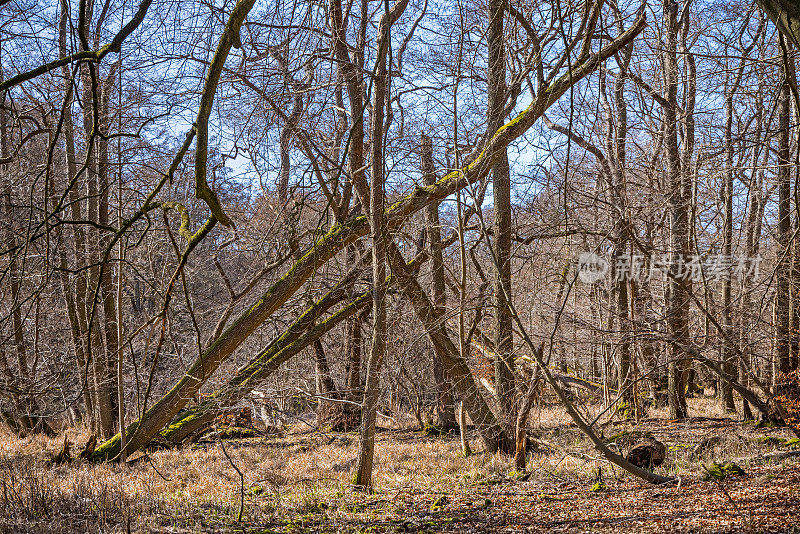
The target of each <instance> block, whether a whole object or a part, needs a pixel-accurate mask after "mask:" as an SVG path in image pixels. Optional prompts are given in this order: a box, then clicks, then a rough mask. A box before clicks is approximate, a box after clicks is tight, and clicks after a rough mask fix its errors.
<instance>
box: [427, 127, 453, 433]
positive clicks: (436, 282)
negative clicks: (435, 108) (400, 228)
mask: <svg viewBox="0 0 800 534" xmlns="http://www.w3.org/2000/svg"><path fill="white" fill-rule="evenodd" d="M420 155H421V157H420V160H421V161H420V162H421V167H422V183H423V184H425V185H426V186H427V185H433V184H434V183H435V182H436V175H435V171H434V165H433V145H432V143H431V138H430V137H428V136H427V135H425V134H423V135H422V139H421V142H420ZM425 229H426V231H427V234H428V250H429V253H430V255H431V297H432V299H433V305H434V307H435V308H436V313H437V314H438V315H441V316H444V314H445V306H446V303H447V296H446V294H445V284H444V260H443V258H442V235H441V231H440V223H439V205H438V204H430V205H428V207H427V208H425ZM433 378H434V381H435V382H436V425H437V426H438V427H439V428H441V429H443V430H450V429H453V428H456V426H457V423H456V419H455V406H454V404H453V394H452V389H453V384H452V382H451V380H450V377H448V376H447V375H446V374H445V372H444V366H443V365H442V361H441V359H440V358H439V356H438V355H437V354H436V352H435V351H434V353H433Z"/></svg>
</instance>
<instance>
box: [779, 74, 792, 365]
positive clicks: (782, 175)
mask: <svg viewBox="0 0 800 534" xmlns="http://www.w3.org/2000/svg"><path fill="white" fill-rule="evenodd" d="M790 116H791V101H790V93H789V84H788V83H783V84H782V85H781V89H780V97H779V99H778V173H777V174H778V175H777V182H778V244H779V249H778V266H777V268H776V273H775V275H776V278H777V289H776V291H775V311H776V315H777V317H776V321H775V359H776V361H777V363H778V369H779V370H780V371H781V372H782V373H787V372H789V371H790V370H791V366H790V361H791V355H790V351H789V347H790V343H789V339H790V327H791V315H790V306H789V299H790V295H789V276H790V269H791V249H790V247H791V238H792V235H791V234H792V222H791V185H790V169H791V167H790V164H791V162H790V161H789V157H790V155H789V143H790V139H789V136H790V129H789V120H790Z"/></svg>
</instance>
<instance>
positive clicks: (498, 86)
mask: <svg viewBox="0 0 800 534" xmlns="http://www.w3.org/2000/svg"><path fill="white" fill-rule="evenodd" d="M506 1H507V0H490V2H489V6H488V10H489V13H488V15H489V27H488V29H487V32H486V41H487V46H488V48H489V60H488V68H489V71H488V78H487V80H488V88H487V90H488V106H487V114H488V117H487V119H488V124H489V130H490V131H492V130H496V129H497V128H499V127H500V125H501V124H502V123H503V118H504V114H505V111H504V109H505V99H506V53H505V47H506V43H505V35H504V32H503V21H504V19H505V12H506ZM492 191H493V194H494V227H493V230H494V243H493V245H494V246H493V248H494V261H495V273H494V275H495V276H494V329H493V330H494V331H493V338H494V339H493V341H494V346H495V347H496V352H495V362H494V382H495V389H496V391H497V398H498V400H499V401H500V412H501V423H502V424H503V426H504V427H505V428H506V432H508V433H509V434H513V432H514V421H515V420H516V413H515V412H516V407H517V399H516V382H515V370H514V354H513V351H514V338H513V329H512V325H511V315H510V313H509V311H508V302H506V297H505V296H506V295H511V294H512V293H511V229H512V228H511V227H512V223H511V170H510V168H509V164H508V154H507V153H506V150H505V149H501V150H499V151H498V153H497V155H496V160H495V162H494V165H493V166H492Z"/></svg>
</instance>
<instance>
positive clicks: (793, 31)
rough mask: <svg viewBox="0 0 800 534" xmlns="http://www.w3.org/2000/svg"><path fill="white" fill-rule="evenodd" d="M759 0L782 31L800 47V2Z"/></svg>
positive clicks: (792, 0)
mask: <svg viewBox="0 0 800 534" xmlns="http://www.w3.org/2000/svg"><path fill="white" fill-rule="evenodd" d="M757 2H758V5H759V6H761V9H763V10H764V12H765V13H766V14H767V15H768V16H769V18H770V19H772V22H774V23H775V25H776V26H777V27H778V29H779V30H780V31H781V33H782V34H783V35H785V36H786V37H787V38H788V39H789V40H790V41H791V42H792V43H793V44H794V45H795V46H796V47H798V48H800V4H798V3H797V2H796V1H794V0H757Z"/></svg>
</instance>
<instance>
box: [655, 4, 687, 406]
mask: <svg viewBox="0 0 800 534" xmlns="http://www.w3.org/2000/svg"><path fill="white" fill-rule="evenodd" d="M677 11H678V5H677V4H676V3H674V2H671V1H669V0H664V4H663V12H664V51H663V53H662V56H663V64H664V82H665V83H664V85H665V88H666V93H667V97H666V100H667V105H665V106H664V109H663V111H664V137H665V144H666V158H667V165H666V171H667V176H668V180H667V183H668V184H669V185H668V186H669V188H670V192H669V198H668V206H669V208H668V209H669V227H670V240H669V251H670V273H669V280H668V282H667V284H668V289H667V328H668V331H669V334H670V336H671V337H672V338H674V339H675V340H677V341H678V342H679V343H680V344H682V345H683V344H685V342H686V341H688V338H689V317H688V314H689V287H688V280H686V279H681V278H679V274H680V273H679V272H678V265H679V263H680V262H683V261H685V259H686V257H687V252H688V242H689V209H688V208H689V206H688V199H687V194H686V189H687V188H686V184H685V183H684V181H685V172H681V159H680V149H679V148H678V131H677V95H678V60H677V53H676V48H677V34H678V13H677ZM687 368H688V360H687V358H686V355H685V354H683V353H682V352H681V351H680V349H679V348H677V345H674V344H673V345H670V351H669V370H668V373H669V375H668V379H669V385H668V388H669V391H668V399H669V413H670V417H671V418H673V419H683V418H685V417H686V398H685V391H686V383H685V371H686V369H687Z"/></svg>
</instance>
